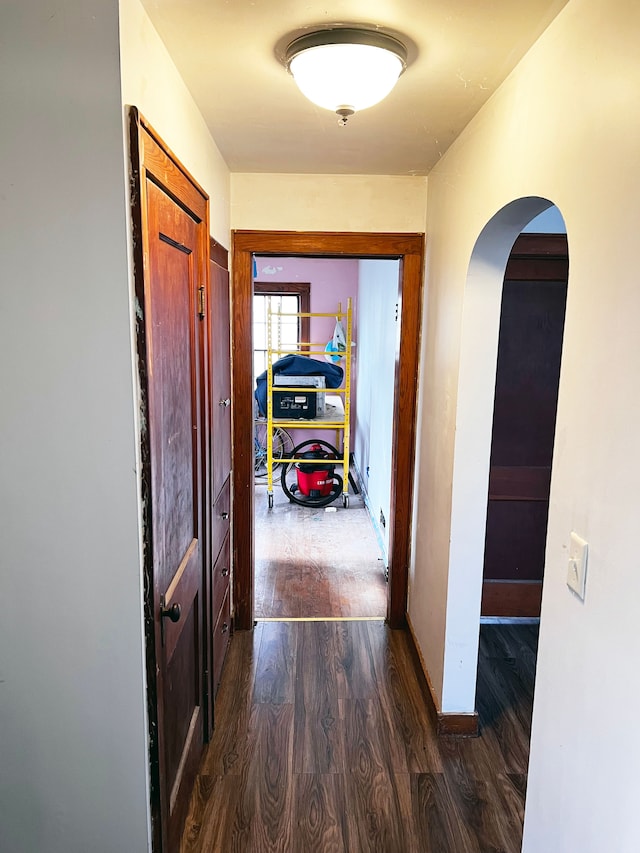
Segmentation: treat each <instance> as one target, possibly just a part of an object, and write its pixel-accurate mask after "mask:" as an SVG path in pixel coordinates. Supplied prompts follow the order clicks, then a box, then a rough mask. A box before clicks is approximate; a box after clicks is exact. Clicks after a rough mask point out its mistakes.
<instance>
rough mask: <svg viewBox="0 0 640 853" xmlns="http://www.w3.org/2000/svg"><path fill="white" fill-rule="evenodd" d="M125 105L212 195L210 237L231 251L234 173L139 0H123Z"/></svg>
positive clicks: (123, 83)
mask: <svg viewBox="0 0 640 853" xmlns="http://www.w3.org/2000/svg"><path fill="white" fill-rule="evenodd" d="M119 5H120V54H121V74H122V102H123V104H125V105H129V106H136V107H138V109H139V110H140V112H141V113H142V114H143V115H144V117H145V118H146V119H147V121H149V122H150V123H151V124H152V126H153V127H154V128H155V130H156V131H157V132H158V133H159V134H160V136H161V137H162V138H163V139H164V140H165V142H166V143H167V145H168V146H169V147H170V148H171V150H172V151H173V153H174V154H175V155H176V157H178V159H179V160H180V161H181V162H182V163H183V164H184V165H185V166H186V167H187V169H188V170H189V172H190V173H191V175H192V176H193V177H194V178H195V179H196V181H198V183H199V184H200V186H201V187H202V188H203V189H204V191H205V192H206V193H208V194H209V204H210V217H211V222H210V225H211V235H212V236H213V237H215V239H216V240H218V242H219V243H221V244H222V245H223V246H225V247H227V248H229V246H230V235H229V192H230V190H229V170H228V168H227V165H226V163H225V162H224V160H223V159H222V155H221V154H220V152H219V150H218V148H217V146H216V144H215V142H214V140H213V139H212V137H211V134H210V133H209V130H208V129H207V126H206V124H205V121H204V119H203V117H202V114H201V113H200V111H199V110H198V108H197V107H196V105H195V102H194V100H193V98H192V97H191V93H190V92H189V90H188V89H187V87H186V85H185V83H184V81H183V80H182V77H181V76H180V75H179V73H178V71H177V69H176V67H175V65H174V63H173V60H172V59H171V57H170V56H169V53H168V51H167V49H166V47H165V46H164V42H163V41H162V40H161V39H160V36H159V35H158V33H157V31H156V29H155V28H154V26H153V24H152V23H151V21H150V19H149V16H148V15H147V13H146V11H145V10H144V8H143V7H142V4H141V3H140V2H139V0H120V4H119Z"/></svg>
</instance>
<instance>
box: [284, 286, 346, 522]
mask: <svg viewBox="0 0 640 853" xmlns="http://www.w3.org/2000/svg"><path fill="white" fill-rule="evenodd" d="M272 317H298V318H300V317H310V318H311V317H335V319H336V320H340V321H343V320H344V321H346V330H345V334H346V346H345V350H344V353H343V359H344V380H343V385H342V387H341V388H329V389H327V388H312V387H307V386H305V389H304V390H305V392H307V391H309V392H312V393H316V394H325V399H326V400H327V399H330V398H331V397H333V399H334V402H333V403H326V408H327V409H329V410H330V411H328V412H326V414H325V415H324V416H323V417H319V418H312V419H304V418H291V419H289V418H274V416H273V387H274V386H273V358H272V356H274V355H275V356H277V357H278V358H281V357H282V356H284V355H306V356H310V357H311V358H314V357H315V356H321V357H322V358H324V357H325V355H326V354H327V353H326V351H325V344H320V343H311V342H309V341H303V342H301V343H300V344H299V346H298V348H297V349H295V350H291V349H287V350H283V349H282V342H281V341H280V339H279V338H280V334H279V331H280V323H278V325H277V328H278V340H277V341H275V342H274V341H273V340H272V336H273V331H272V322H271V319H272ZM352 332H353V326H352V310H351V297H349V299H348V300H347V310H346V311H343V310H342V304H341V303H339V304H338V310H337V312H335V313H293V314H292V313H287V312H284V311H272V310H271V305H269V308H268V311H267V494H268V500H269V509H272V508H273V429H274V427H276V426H281V427H284V428H285V429H286V428H289V429H316V430H317V429H329V430H331V429H333V430H335V431H336V436H337V437H339V434H340V433H342V465H343V471H344V473H343V486H342V505H343V506H344V507H348V506H349V440H350V432H351V429H350V419H351V346H352ZM277 389H278V391H299V390H300V388H299V387H290V386H286V385H278V386H277ZM338 445H339V438H337V439H336V447H338ZM305 461H308V460H304V459H301V458H296V457H291V456H290V457H289V458H287V459H278V460H277V462H278V464H282V465H288V464H290V463H292V462H293V463H295V462H305Z"/></svg>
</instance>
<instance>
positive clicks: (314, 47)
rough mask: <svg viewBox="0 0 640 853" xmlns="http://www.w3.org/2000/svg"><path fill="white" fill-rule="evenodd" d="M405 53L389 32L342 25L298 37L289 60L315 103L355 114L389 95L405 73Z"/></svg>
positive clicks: (290, 52) (288, 56)
mask: <svg viewBox="0 0 640 853" xmlns="http://www.w3.org/2000/svg"><path fill="white" fill-rule="evenodd" d="M323 41H324V42H326V43H318V42H323ZM367 42H371V43H367ZM405 56H406V54H405V53H404V47H403V45H401V44H400V42H398V41H396V40H395V39H393V38H391V37H390V36H385V35H382V34H380V33H368V32H366V31H362V30H347V29H341V30H329V31H324V32H323V31H321V32H318V33H312V34H309V35H306V36H302V37H301V38H300V39H297V40H296V41H295V42H293V43H292V44H291V45H290V47H289V50H288V52H287V64H288V67H289V70H290V71H291V74H292V75H293V78H294V80H295V81H296V84H297V85H298V88H299V89H300V91H301V92H302V93H303V95H305V97H307V98H308V99H309V100H310V101H312V102H313V103H314V104H317V105H318V106H319V107H324V108H325V109H327V110H333V111H336V112H337V111H339V110H346V111H348V112H355V111H357V110H364V109H366V108H367V107H371V106H373V105H374V104H377V103H378V102H379V101H381V100H382V99H383V98H385V97H386V96H387V95H388V94H389V92H390V91H391V90H392V89H393V87H394V86H395V84H396V82H397V80H398V77H399V76H400V74H402V72H403V71H404V68H405V64H406V59H405Z"/></svg>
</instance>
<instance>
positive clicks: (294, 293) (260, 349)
mask: <svg viewBox="0 0 640 853" xmlns="http://www.w3.org/2000/svg"><path fill="white" fill-rule="evenodd" d="M310 294H311V285H310V284H304V283H297V282H296V283H293V284H276V283H268V284H267V283H264V282H255V283H254V285H253V376H254V381H255V378H256V377H257V376H259V375H260V374H261V373H262V372H263V371H265V370H266V369H267V315H268V308H269V304H270V305H271V311H272V312H274V311H282V312H283V313H284V314H298V313H300V312H302V313H309V310H310V303H311V298H310ZM309 329H310V324H309V318H308V317H273V316H272V318H271V345H272V347H274V348H278V340H279V341H280V345H279V349H280V350H287V351H291V352H294V351H296V350H305V349H308V347H305V344H308V343H310V340H309V336H310V331H309ZM282 355H283V354H282V353H281V354H279V355H278V354H276V355H274V356H273V359H272V360H273V361H277V360H278V359H279V358H282Z"/></svg>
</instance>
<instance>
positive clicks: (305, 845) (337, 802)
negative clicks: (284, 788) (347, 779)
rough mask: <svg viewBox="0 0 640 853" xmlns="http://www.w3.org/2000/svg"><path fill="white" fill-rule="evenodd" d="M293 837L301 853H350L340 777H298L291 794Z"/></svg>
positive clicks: (350, 846)
mask: <svg viewBox="0 0 640 853" xmlns="http://www.w3.org/2000/svg"><path fill="white" fill-rule="evenodd" d="M294 815H295V821H296V823H295V827H294V833H295V838H296V843H297V845H298V849H299V850H300V851H304V853H350V851H352V850H353V849H354V847H353V846H352V845H351V844H350V843H349V835H348V829H347V802H346V797H345V791H344V776H343V775H342V774H337V773H298V774H296V777H295V792H294Z"/></svg>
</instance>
